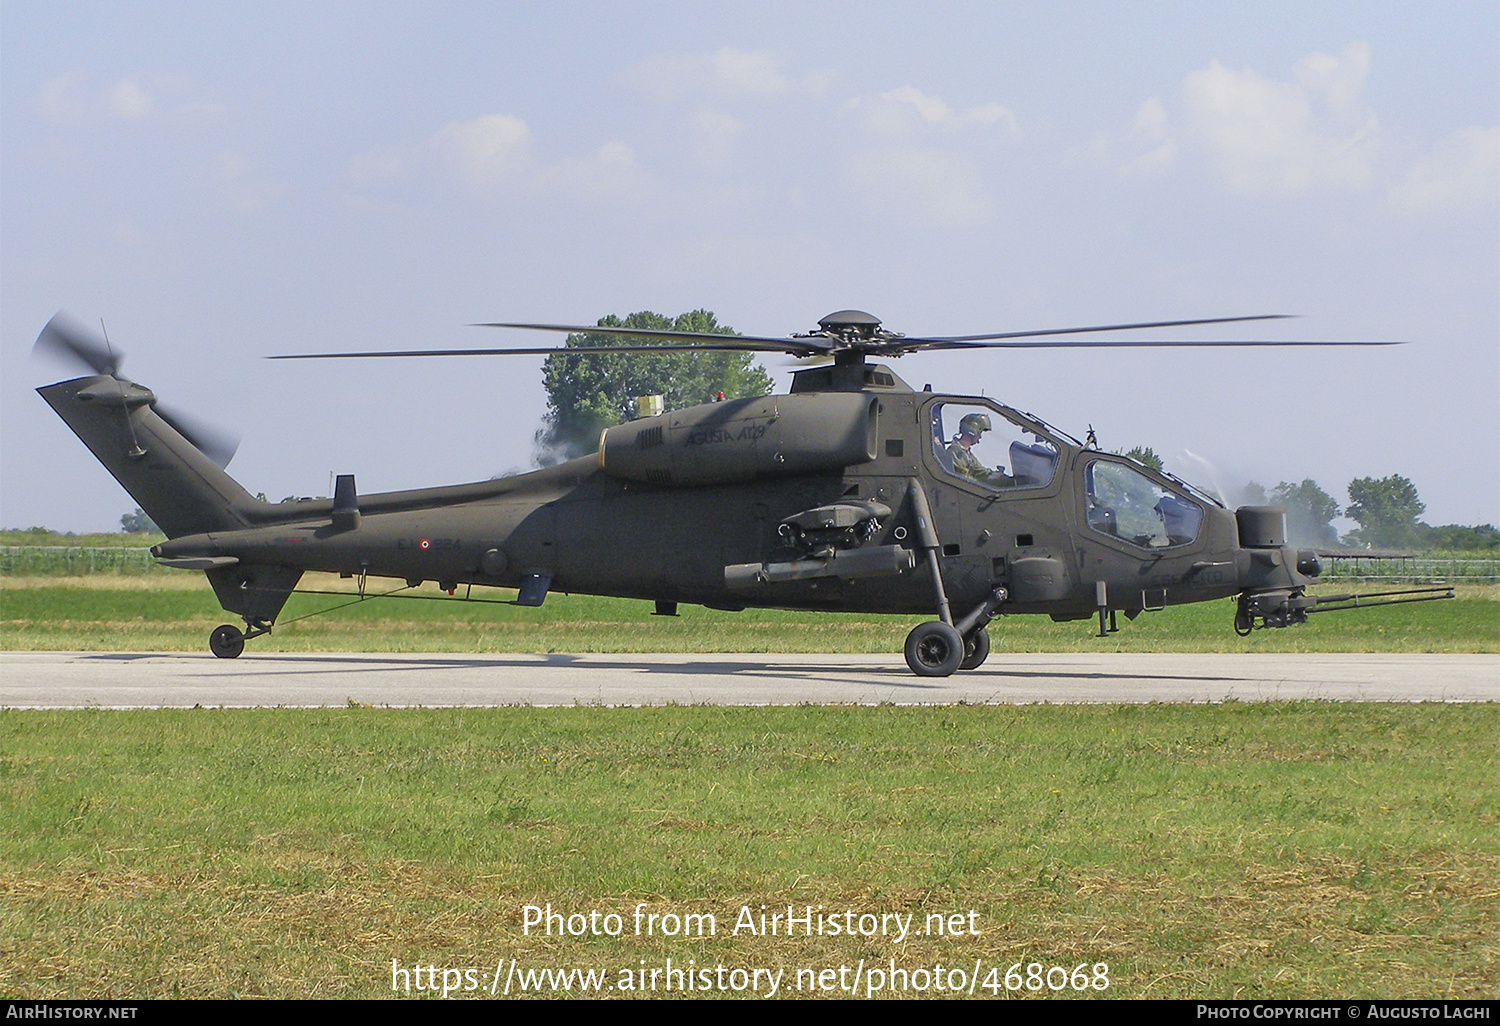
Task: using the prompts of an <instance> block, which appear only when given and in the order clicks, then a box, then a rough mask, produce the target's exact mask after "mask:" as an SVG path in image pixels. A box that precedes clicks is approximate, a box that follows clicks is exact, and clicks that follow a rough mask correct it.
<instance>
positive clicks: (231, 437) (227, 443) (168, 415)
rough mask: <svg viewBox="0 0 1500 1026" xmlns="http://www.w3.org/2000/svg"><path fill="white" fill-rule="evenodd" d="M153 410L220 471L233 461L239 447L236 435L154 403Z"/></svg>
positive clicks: (179, 411)
mask: <svg viewBox="0 0 1500 1026" xmlns="http://www.w3.org/2000/svg"><path fill="white" fill-rule="evenodd" d="M155 409H156V415H157V416H158V417H160V418H161V419H162V420H164V421H166V422H167V423H168V424H170V425H172V428H173V430H175V431H176V432H177V433H178V434H179V435H181V436H182V437H183V438H186V439H187V440H188V441H189V442H192V443H193V445H194V446H195V447H197V449H198V451H200V452H201V453H203V455H205V456H207V457H208V458H209V459H211V460H213V462H214V464H215V465H216V466H217V467H218V468H219V469H220V470H223V469H224V468H225V467H227V466H229V461H230V460H232V459H234V454H235V452H236V451H237V450H238V449H239V447H240V439H239V436H238V435H236V434H234V433H232V432H229V431H225V430H224V429H223V428H219V427H215V426H213V425H212V424H208V423H206V422H205V421H202V420H200V419H199V418H197V417H194V416H192V415H190V414H185V413H183V412H182V411H181V410H176V409H169V408H167V407H165V406H163V405H162V404H161V403H156V405H155Z"/></svg>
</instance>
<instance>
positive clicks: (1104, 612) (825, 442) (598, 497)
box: [37, 310, 1451, 676]
mask: <svg viewBox="0 0 1500 1026" xmlns="http://www.w3.org/2000/svg"><path fill="white" fill-rule="evenodd" d="M1280 316H1282V315H1262V316H1253V317H1220V318H1207V319H1202V318H1200V319H1195V320H1178V321H1154V322H1143V323H1132V324H1113V325H1092V326H1085V327H1076V328H1058V329H1049V330H1043V331H1021V332H1002V333H991V334H979V335H953V336H922V337H908V336H905V335H901V334H898V333H895V332H892V331H890V330H888V329H886V328H885V327H884V326H883V325H882V323H881V321H880V320H879V319H878V318H876V317H874V316H873V315H871V314H868V313H865V312H863V311H860V310H840V311H838V312H836V313H832V314H829V315H828V316H827V317H824V318H823V319H822V320H820V321H819V322H818V326H817V328H816V329H815V330H813V331H810V332H808V333H806V334H798V335H791V336H786V337H761V336H746V335H722V334H710V333H696V332H678V331H658V330H651V329H639V328H620V327H607V328H606V327H600V326H591V325H562V324H519V323H495V324H487V325H484V326H485V327H495V328H506V329H522V330H531V331H545V332H560V333H587V334H593V335H610V336H615V337H617V338H618V339H619V340H620V341H619V343H618V344H613V345H610V346H608V347H603V346H593V347H589V346H573V347H568V348H561V347H545V348H508V349H459V350H407V351H393V352H346V353H302V354H288V355H284V356H276V357H271V358H272V359H333V358H340V359H350V358H356V359H374V358H383V359H389V358H416V357H433V356H493V355H536V354H551V353H564V354H566V355H568V356H569V357H572V356H578V355H583V354H587V353H589V352H591V351H592V352H611V353H621V352H625V353H628V352H658V353H659V352H664V351H665V352H682V351H686V350H707V351H726V350H729V351H750V352H764V353H786V354H790V355H792V356H794V357H798V358H803V359H807V360H809V362H810V363H811V365H810V366H806V367H804V368H803V369H801V370H797V371H795V372H794V374H793V381H792V387H791V390H790V392H789V393H787V394H777V395H764V396H755V397H751V398H745V399H735V400H729V401H722V402H714V403H708V404H705V405H700V406H693V407H690V408H687V409H682V410H672V411H660V412H651V413H649V414H647V415H644V416H640V417H638V418H637V419H634V420H630V421H627V422H625V423H621V424H617V425H615V426H613V427H609V428H606V429H605V430H604V431H603V433H602V435H601V437H600V439H599V448H598V452H597V453H596V454H594V455H590V456H587V457H584V458H581V459H576V460H572V461H570V462H567V463H562V464H559V465H556V466H552V467H548V468H545V469H541V470H536V471H532V472H530V473H523V474H518V475H515V476H511V477H505V478H499V479H495V480H487V481H477V482H473V483H469V484H459V485H450V486H444V487H434V488H422V489H415V490H407V491H397V492H385V493H378V494H369V495H362V494H360V493H359V492H358V489H357V487H356V484H355V479H354V475H352V474H346V475H338V476H337V477H336V484H335V487H334V494H333V497H332V498H331V499H311V500H301V501H292V502H284V503H269V502H265V501H263V500H260V499H257V498H256V497H255V496H252V495H251V494H250V493H249V492H248V491H246V490H245V489H244V488H243V487H241V486H240V484H239V483H238V482H236V481H235V480H234V479H233V478H231V477H230V476H229V475H228V474H227V473H226V472H225V470H224V467H225V465H226V464H227V462H228V459H229V457H230V456H232V455H233V446H232V445H229V444H227V443H226V442H225V440H224V439H222V438H219V437H215V436H214V435H213V434H212V433H211V432H207V431H205V430H203V429H201V428H199V427H198V426H196V425H194V424H192V423H191V422H189V421H188V420H187V419H186V418H185V417H183V416H182V415H181V414H178V413H173V412H171V411H168V410H166V409H164V408H163V407H162V406H161V404H160V403H159V402H158V400H157V398H156V396H155V394H154V393H153V392H151V390H150V389H148V388H145V387H144V386H141V385H139V384H136V383H134V382H132V381H130V380H128V379H127V378H125V377H123V376H122V375H121V374H120V370H119V367H120V360H119V356H118V354H117V353H116V351H115V350H114V349H113V347H112V346H110V345H109V343H108V341H107V339H101V338H97V337H94V336H93V334H92V333H91V332H89V331H86V330H84V329H82V328H80V327H79V326H78V325H77V324H76V322H72V321H70V320H69V319H67V318H66V317H64V316H63V315H61V314H59V315H58V316H57V317H54V318H53V319H52V321H50V322H49V323H48V325H47V326H46V327H45V328H44V329H43V330H42V332H41V334H40V336H39V337H38V339H37V349H38V350H45V351H48V352H51V353H55V354H61V355H63V356H66V357H68V358H70V359H72V360H74V361H76V362H80V363H82V364H83V365H84V366H85V367H86V368H87V369H88V370H90V371H92V373H91V374H89V375H88V376H85V377H81V378H76V379H72V380H68V381H61V382H58V383H56V384H52V385H47V386H45V387H42V388H40V389H38V392H39V393H40V394H41V396H42V398H43V399H45V400H46V401H47V402H48V404H50V405H51V406H52V408H53V409H54V410H55V411H56V412H57V413H58V415H59V416H60V417H62V419H63V420H64V421H65V422H66V423H67V425H68V426H69V427H70V428H72V429H73V431H74V432H75V433H76V434H77V435H78V437H79V438H80V439H81V440H82V441H83V442H84V444H85V445H87V446H88V448H89V449H90V450H91V451H92V452H93V453H94V455H95V456H96V457H97V458H98V459H99V460H100V462H101V463H103V464H104V466H105V467H106V468H107V469H108V470H109V471H110V473H111V474H113V475H114V477H115V478H116V479H117V480H118V481H119V482H120V484H121V485H122V486H124V488H125V490H126V491H127V492H129V493H130V495H131V496H132V497H134V499H135V500H136V502H138V503H139V504H140V507H141V509H142V510H144V511H145V512H146V513H147V514H148V515H149V516H150V517H151V518H152V520H154V521H155V522H156V523H157V525H158V526H160V527H161V529H162V530H163V531H164V532H165V534H166V535H167V540H166V541H164V542H162V543H161V544H159V545H156V546H155V547H153V549H152V550H151V552H152V555H153V556H154V557H155V558H156V559H157V560H158V562H160V563H161V564H162V565H164V566H167V567H174V568H178V569H184V570H198V571H203V572H204V573H205V574H206V575H207V577H208V580H209V582H210V583H211V585H212V587H213V589H214V593H215V595H216V596H217V598H218V600H219V602H220V604H221V605H222V606H223V608H224V609H225V610H227V611H229V612H231V613H235V614H237V615H238V616H239V617H240V618H241V620H242V621H243V623H244V627H243V629H242V628H241V627H239V626H236V625H233V624H225V625H222V626H220V627H217V628H215V629H214V630H213V631H212V633H211V634H210V636H209V648H210V650H211V651H212V652H213V654H214V655H216V656H218V657H220V658H235V657H237V656H239V655H240V654H241V652H243V650H244V647H245V642H246V641H248V640H251V639H254V638H257V637H260V636H263V635H265V634H268V633H270V632H271V630H272V629H273V627H274V626H275V623H276V618H277V616H278V615H279V614H280V613H281V610H282V608H283V606H284V605H285V603H286V601H287V599H288V597H289V596H290V595H291V594H292V592H293V591H294V590H296V589H297V585H298V583H299V581H300V580H301V578H302V575H303V574H304V573H307V572H310V571H320V572H331V573H338V574H340V575H341V576H343V577H346V578H357V579H358V582H359V594H360V596H361V597H363V596H364V595H365V594H366V591H365V585H366V581H367V580H368V579H369V578H372V577H373V578H393V579H396V580H399V581H401V582H403V583H404V584H405V586H406V587H407V588H416V587H418V586H420V585H421V584H423V583H424V582H428V581H435V582H437V583H438V585H439V587H440V588H442V589H443V590H445V591H447V592H448V593H449V594H450V595H451V594H453V593H454V592H455V590H456V589H458V588H459V587H460V586H467V587H468V588H470V589H472V587H473V586H491V587H499V588H514V589H516V591H517V595H516V598H515V602H516V603H518V604H520V605H525V606H538V605H541V604H542V603H543V602H544V601H545V599H546V597H547V594H548V593H549V591H552V590H558V591H564V592H570V593H582V594H590V595H609V596H617V597H625V598H638V599H644V600H647V601H650V602H653V603H654V604H655V612H657V613H659V614H663V615H673V614H675V613H676V611H677V607H678V604H679V603H697V604H701V605H704V606H708V607H711V608H714V609H727V610H741V609H745V608H750V607H774V608H784V609H801V610H813V611H817V610H826V611H846V612H867V613H899V614H914V615H927V616H930V617H932V618H931V619H928V620H926V621H925V622H922V623H920V624H919V625H917V626H916V627H915V628H913V630H912V631H911V633H910V635H909V636H908V637H907V640H906V645H905V656H906V661H907V664H908V666H909V667H910V668H911V670H912V672H913V673H916V674H918V675H920V676H947V675H949V674H952V673H954V672H955V671H959V670H972V669H975V668H977V667H978V666H980V665H981V664H982V663H984V661H985V659H986V657H987V656H988V655H989V652H990V637H989V632H988V627H989V624H990V623H991V622H992V621H994V619H995V618H996V617H998V616H1002V615H1011V614H1043V615H1047V616H1050V617H1051V618H1052V619H1054V620H1059V621H1066V620H1087V619H1091V618H1093V617H1095V616H1097V617H1098V626H1099V633H1100V635H1101V636H1103V635H1105V634H1106V633H1107V632H1109V631H1111V630H1114V629H1117V620H1116V615H1117V614H1119V613H1123V614H1124V615H1125V617H1126V619H1127V620H1133V619H1135V618H1136V617H1137V616H1138V615H1140V614H1141V613H1143V612H1147V611H1152V610H1159V609H1162V608H1164V607H1166V606H1168V605H1176V604H1182V603H1188V602H1202V601H1207V600H1210V599H1221V598H1229V597H1236V605H1235V613H1234V620H1233V626H1234V629H1235V630H1236V631H1238V632H1239V633H1241V634H1248V633H1250V631H1251V630H1253V629H1256V628H1282V627H1289V626H1292V625H1294V624H1300V623H1304V622H1306V620H1307V618H1308V615H1309V614H1310V613H1313V612H1322V611H1326V610H1332V609H1348V608H1353V607H1354V606H1356V605H1359V606H1368V605H1372V604H1393V603H1398V602H1409V601H1426V600H1428V599H1431V598H1439V597H1447V596H1443V595H1441V594H1438V592H1440V591H1442V590H1443V589H1416V590H1409V591H1395V592H1385V593H1380V594H1378V595H1375V596H1353V595H1341V596H1326V595H1323V596H1314V595H1310V594H1308V587H1309V586H1310V585H1311V584H1312V583H1313V582H1314V580H1315V579H1316V578H1317V576H1318V574H1319V572H1320V565H1319V561H1318V557H1317V555H1316V553H1315V552H1314V551H1312V550H1308V549H1300V548H1296V547H1293V546H1292V545H1290V544H1289V543H1288V538H1287V532H1286V515H1285V510H1284V509H1282V508H1280V507H1271V506H1245V507H1241V508H1239V509H1237V510H1230V509H1228V508H1226V507H1225V505H1224V504H1223V502H1222V501H1221V500H1220V499H1219V498H1218V497H1217V496H1215V495H1213V494H1211V493H1209V492H1207V491H1205V490H1203V489H1200V488H1197V487H1195V486H1193V485H1191V484H1189V483H1187V482H1186V481H1183V480H1181V479H1180V478H1178V477H1176V476H1174V475H1172V474H1168V473H1164V472H1161V471H1157V470H1153V469H1151V468H1150V467H1146V466H1144V465H1142V464H1140V463H1138V462H1136V461H1134V460H1132V459H1130V458H1128V457H1126V456H1121V455H1117V454H1113V453H1108V452H1104V451H1101V450H1100V449H1099V448H1098V447H1097V445H1095V444H1094V442H1093V438H1092V432H1090V436H1089V438H1088V439H1087V440H1086V441H1082V442H1080V441H1079V440H1078V439H1076V438H1074V437H1073V436H1072V435H1070V434H1068V433H1067V432H1065V431H1063V430H1060V429H1059V428H1056V427H1054V426H1052V425H1051V424H1048V423H1046V422H1045V421H1043V420H1041V419H1040V418H1038V417H1036V416H1033V415H1032V414H1029V413H1025V412H1022V411H1021V410H1018V409H1016V408H1014V407H1011V406H1007V405H1005V404H1003V403H1000V402H997V401H995V400H992V399H989V398H983V397H975V396H964V395H952V394H946V393H937V392H933V391H931V390H930V386H929V388H927V389H924V390H922V391H918V390H916V389H913V388H912V387H911V386H910V385H908V384H907V383H906V382H905V381H903V380H901V378H900V377H899V376H898V375H897V374H896V373H895V371H893V370H892V369H891V368H890V366H889V365H888V364H884V363H877V362H873V360H875V359H882V358H884V359H894V358H896V357H900V356H902V355H904V354H907V353H912V352H917V351H928V350H966V349H995V348H1017V347H1026V348H1037V347H1082V346H1088V347H1098V348H1105V347H1143V346H1155V347H1162V346H1168V347H1190V346H1213V347H1217V346H1306V345H1390V344H1396V343H1387V342H1368V343H1367V342H1286V341H1254V340H1252V341H1244V340H1236V341H1212V340H1206V341H1162V340H1154V341H1142V340H1135V339H1131V338H1128V337H1127V338H1124V339H1115V338H1111V339H1084V338H1078V337H1077V336H1082V335H1097V334H1101V333H1115V334H1121V333H1126V332H1133V331H1142V330H1150V329H1159V328H1176V327H1184V326H1199V325H1211V324H1230V323H1240V322H1246V321H1264V320H1272V319H1277V318H1279V317H1280ZM976 451H983V452H986V453H998V454H1001V455H1000V463H999V465H997V466H994V467H989V466H986V465H984V464H983V463H982V462H981V461H980V460H979V459H978V457H977V455H976ZM1448 596H1451V592H1449V593H1448ZM1372 599H1374V600H1375V601H1373V602H1372V601H1371V600H1372Z"/></svg>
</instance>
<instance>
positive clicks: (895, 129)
mask: <svg viewBox="0 0 1500 1026" xmlns="http://www.w3.org/2000/svg"><path fill="white" fill-rule="evenodd" d="M847 106H848V107H849V108H850V109H852V110H859V111H862V112H863V113H864V124H865V127H866V128H868V129H870V130H871V131H873V132H878V133H880V134H882V135H891V136H900V135H907V134H910V133H912V132H914V131H919V130H921V129H922V128H927V127H937V128H944V129H958V128H964V127H967V126H969V125H999V126H1000V127H1001V128H1003V129H1005V130H1006V131H1007V132H1009V133H1011V134H1014V133H1015V132H1016V131H1018V125H1017V122H1016V116H1015V114H1014V113H1013V112H1012V111H1011V110H1009V109H1008V108H1006V107H1003V106H1001V105H1000V104H998V103H987V104H983V105H981V106H978V107H970V108H968V109H967V110H964V111H955V110H954V109H953V108H952V107H950V106H948V104H947V103H945V102H943V100H942V99H941V98H939V97H936V96H929V95H928V94H926V93H924V92H922V90H920V89H918V88H916V87H915V86H902V87H901V88H899V89H892V90H891V91H890V92H885V93H881V94H880V95H879V96H876V97H856V98H855V99H853V100H850V101H849V103H848V105H847Z"/></svg>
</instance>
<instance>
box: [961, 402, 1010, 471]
mask: <svg viewBox="0 0 1500 1026" xmlns="http://www.w3.org/2000/svg"><path fill="white" fill-rule="evenodd" d="M991 429H992V425H991V424H990V418H989V415H988V414H984V413H969V414H965V415H964V417H963V418H962V419H961V420H960V421H959V422H958V437H957V438H955V439H954V440H953V442H952V444H950V445H949V446H948V460H949V462H951V463H952V464H953V470H954V472H955V473H956V474H958V475H959V476H960V477H967V478H969V479H970V480H972V481H978V482H979V483H980V484H987V485H990V486H991V487H994V488H1000V487H1003V486H1005V485H1007V484H1010V483H1011V481H1012V479H1011V478H1009V477H1007V476H1006V475H1005V473H1004V472H1003V471H1000V470H991V469H990V468H989V467H986V466H985V465H984V464H983V463H980V462H979V457H977V456H975V455H974V454H973V453H972V452H970V451H969V450H970V449H972V448H973V447H974V446H976V445H978V444H979V439H980V436H981V435H983V434H984V433H985V432H986V431H989V430H991Z"/></svg>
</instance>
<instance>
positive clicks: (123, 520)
mask: <svg viewBox="0 0 1500 1026" xmlns="http://www.w3.org/2000/svg"><path fill="white" fill-rule="evenodd" d="M120 530H121V531H124V532H125V533H126V534H161V528H159V527H157V526H156V523H155V522H154V521H153V520H152V519H151V518H150V517H148V516H146V513H145V511H144V510H143V509H141V508H140V507H139V506H137V507H136V508H135V512H134V513H126V514H125V515H123V516H122V517H120Z"/></svg>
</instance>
